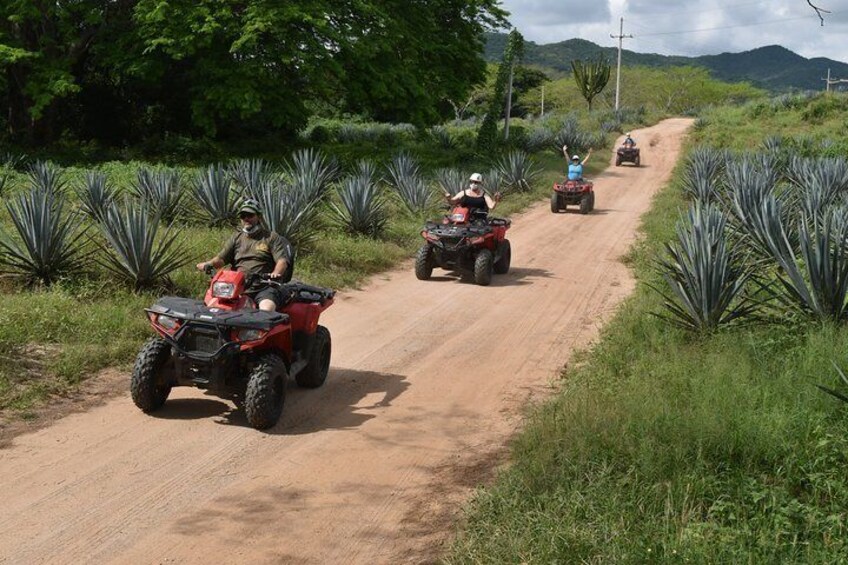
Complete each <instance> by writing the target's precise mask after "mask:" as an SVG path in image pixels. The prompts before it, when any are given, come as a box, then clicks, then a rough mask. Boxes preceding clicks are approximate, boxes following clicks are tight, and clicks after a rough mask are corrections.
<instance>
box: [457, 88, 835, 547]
mask: <svg viewBox="0 0 848 565" xmlns="http://www.w3.org/2000/svg"><path fill="white" fill-rule="evenodd" d="M818 104H820V102H813V104H811V105H808V106H803V107H802V106H799V107H797V108H779V109H777V110H776V111H773V112H770V113H768V115H763V114H761V115H759V116H758V117H757V119H755V120H753V121H752V119H751V118H752V116H751V115H750V114H751V113H752V112H754V111H755V110H754V109H752V108H750V107H749V108H747V109H721V110H716V111H714V112H712V113H711V114H709V115H707V116H705V117H704V119H703V120H702V121H701V123H700V125H699V128H698V130H697V131H696V133H695V135H694V138H695V141H697V142H708V143H711V144H713V145H715V146H719V147H721V146H724V145H731V146H732V147H739V148H742V147H747V148H751V147H756V146H757V145H759V143H761V142H762V140H763V139H764V138H765V137H767V136H768V135H771V134H774V133H775V132H786V135H790V134H795V135H799V134H801V135H809V136H812V137H828V135H829V134H832V133H834V132H839V133H840V134H841V135H842V136H843V137H844V133H845V129H844V128H845V125H844V121H843V120H842V118H841V114H840V113H839V112H833V113H832V115H830V116H829V117H828V116H827V115H824V116H823V117H822V119H821V121H820V122H819V123H818V124H813V125H812V126H811V125H810V123H809V120H808V119H806V118H808V117H809V111H810V109H811V107H813V105H818ZM824 104H825V105H827V102H825V103H824ZM813 111H816V112H818V113H819V115H820V116H821V115H822V112H821V111H818V110H813ZM824 113H825V114H826V112H824ZM729 140H732V144H731V143H729V142H728V141H729ZM683 207H684V202H683V197H682V191H681V190H680V187H679V186H678V185H676V184H674V183H673V184H672V185H670V186H668V187H666V188H664V189H663V190H662V191H661V193H660V194H659V195H658V196H657V197H656V199H655V202H654V206H653V208H652V210H651V211H650V212H649V214H647V215H646V217H645V218H644V221H643V231H644V234H645V237H644V239H643V240H642V241H641V243H640V244H639V245H638V246H637V247H636V248H635V249H634V250H633V252H632V253H631V255H630V259H631V264H632V266H633V267H634V269H635V274H636V276H637V279H638V287H637V290H636V292H635V294H634V295H633V296H632V297H630V298H629V299H628V300H627V301H626V303H625V304H624V305H623V307H622V308H621V310H620V311H619V313H618V314H617V315H616V317H615V318H614V320H613V321H612V322H611V323H610V324H609V325H608V326H607V327H606V329H605V330H604V332H603V335H602V338H601V340H600V342H599V344H598V345H597V346H596V347H595V348H594V349H593V350H592V351H590V352H584V353H583V354H582V358H581V362H580V363H577V364H576V365H575V366H574V367H573V368H570V369H569V370H568V371H567V372H566V374H564V379H563V384H562V389H561V391H560V393H559V394H558V395H557V396H556V397H555V398H554V399H553V400H552V401H550V402H549V403H546V404H544V405H542V406H539V407H537V408H535V409H534V410H533V413H532V414H531V416H530V418H529V422H528V425H527V427H526V429H525V430H524V431H523V432H522V433H521V434H520V435H519V437H517V438H516V440H515V442H514V445H513V448H512V449H513V457H512V465H511V467H510V468H509V469H507V470H505V471H504V472H503V473H501V475H500V476H499V478H498V480H497V482H496V483H495V484H494V485H493V486H492V487H490V488H486V489H482V490H480V491H479V492H478V494H477V496H476V498H475V500H474V501H473V503H472V504H471V506H470V508H469V509H468V513H467V519H466V521H465V523H464V524H463V526H462V531H461V532H460V533H459V535H458V537H457V539H456V541H455V543H454V546H453V548H452V551H451V553H450V555H449V556H448V557H447V558H446V561H447V562H448V563H575V562H592V563H610V562H624V563H646V562H647V563H650V562H676V561H681V562H686V561H688V562H719V563H739V562H749V563H761V562H804V563H824V562H827V563H832V562H841V561H844V560H846V559H848V542H846V540H848V536H846V534H848V526H846V508H848V481H846V479H845V477H844V472H843V471H844V468H845V464H846V462H848V418H846V413H845V409H844V405H842V404H840V403H838V402H836V401H834V400H833V399H832V398H830V397H828V396H827V395H824V394H823V393H821V392H820V391H818V389H816V388H815V386H814V384H816V383H825V384H832V383H833V382H834V379H835V371H834V369H833V367H832V364H831V363H832V361H837V362H843V363H844V361H845V351H846V348H848V332H846V330H845V328H844V327H836V326H833V325H827V324H824V325H823V324H812V323H802V322H801V321H797V322H795V323H789V322H786V323H784V324H782V325H768V326H754V327H747V328H742V329H740V328H736V329H727V330H723V331H720V332H718V333H715V334H713V335H709V336H706V337H701V338H694V337H691V336H689V335H687V334H684V333H682V332H681V331H678V330H676V329H673V328H671V327H670V326H669V325H668V324H667V323H665V322H664V321H662V320H660V319H658V318H656V317H655V316H653V315H652V314H651V313H652V312H658V311H660V301H659V299H658V296H657V295H656V293H654V292H653V291H651V290H650V289H649V288H648V286H647V285H648V284H649V283H651V282H658V280H657V275H656V274H655V273H654V271H653V270H652V268H651V263H652V261H653V259H654V258H655V257H657V255H658V254H659V253H660V250H661V246H662V243H663V242H664V241H668V240H669V239H670V238H671V234H672V230H673V227H674V222H675V220H676V218H677V211H678V210H680V209H682V208H683Z"/></svg>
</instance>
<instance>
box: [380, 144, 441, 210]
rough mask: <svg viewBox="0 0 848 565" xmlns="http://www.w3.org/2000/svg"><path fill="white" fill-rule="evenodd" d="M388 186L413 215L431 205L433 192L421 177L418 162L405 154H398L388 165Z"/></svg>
mask: <svg viewBox="0 0 848 565" xmlns="http://www.w3.org/2000/svg"><path fill="white" fill-rule="evenodd" d="M387 168H388V172H389V185H391V186H392V188H394V189H395V190H396V191H397V194H398V196H400V198H401V200H402V201H403V203H404V205H405V206H406V207H407V208H408V209H409V211H410V212H412V213H413V214H422V213H424V212H425V211H427V210H428V209H429V208H430V206H431V205H432V203H433V196H434V195H433V190H432V189H431V188H430V185H429V184H427V182H426V181H425V180H424V178H423V177H422V176H421V169H420V168H419V166H418V162H417V161H416V160H415V159H414V158H413V157H412V156H410V155H409V154H407V153H399V154H397V155H395V156H394V157H393V158H392V161H391V163H389V165H388V167H387Z"/></svg>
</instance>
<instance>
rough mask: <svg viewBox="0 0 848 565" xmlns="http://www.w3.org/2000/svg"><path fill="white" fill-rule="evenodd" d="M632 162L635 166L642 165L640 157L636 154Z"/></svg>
mask: <svg viewBox="0 0 848 565" xmlns="http://www.w3.org/2000/svg"><path fill="white" fill-rule="evenodd" d="M633 163H634V164H635V165H636V166H637V167H641V166H642V165H641V164H640V159H639V156H638V155H637V156H636V160H635V161H633Z"/></svg>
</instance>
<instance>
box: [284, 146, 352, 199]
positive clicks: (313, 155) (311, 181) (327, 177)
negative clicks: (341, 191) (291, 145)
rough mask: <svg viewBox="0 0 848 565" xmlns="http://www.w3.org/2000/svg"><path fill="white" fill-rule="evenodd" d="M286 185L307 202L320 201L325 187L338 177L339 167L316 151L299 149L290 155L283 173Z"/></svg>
mask: <svg viewBox="0 0 848 565" xmlns="http://www.w3.org/2000/svg"><path fill="white" fill-rule="evenodd" d="M283 176H284V178H285V179H286V181H287V184H288V185H290V186H291V187H292V188H293V189H294V190H295V191H297V192H298V193H302V194H303V195H304V196H305V197H306V198H307V199H308V200H310V201H313V202H317V201H319V200H321V199H322V198H323V196H324V193H325V192H326V190H327V187H328V186H329V185H330V183H332V182H333V181H335V180H336V179H337V178H338V176H339V166H338V163H336V162H335V161H334V160H332V159H328V158H327V157H325V156H324V154H323V153H321V151H318V150H317V149H301V150H300V151H296V152H295V153H294V155H292V162H291V165H289V166H288V167H287V169H286V171H285V173H284V175H283Z"/></svg>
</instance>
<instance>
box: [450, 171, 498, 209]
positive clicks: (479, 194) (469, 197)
mask: <svg viewBox="0 0 848 565" xmlns="http://www.w3.org/2000/svg"><path fill="white" fill-rule="evenodd" d="M445 198H446V199H447V201H448V202H449V203H451V204H459V205H460V206H464V207H466V208H468V209H469V210H482V211H483V212H489V211H491V210H494V209H495V206H497V205H498V202H500V201H501V193H500V192H496V193H495V196H494V198H492V197H491V196H489V193H488V192H486V191H485V190H484V189H483V175H481V174H480V173H474V174H473V175H471V176H470V177H469V179H468V188H466V189H465V190H461V191H459V192H457V193H456V194H455V195H454V196H451V195H450V193H449V192H445Z"/></svg>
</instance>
